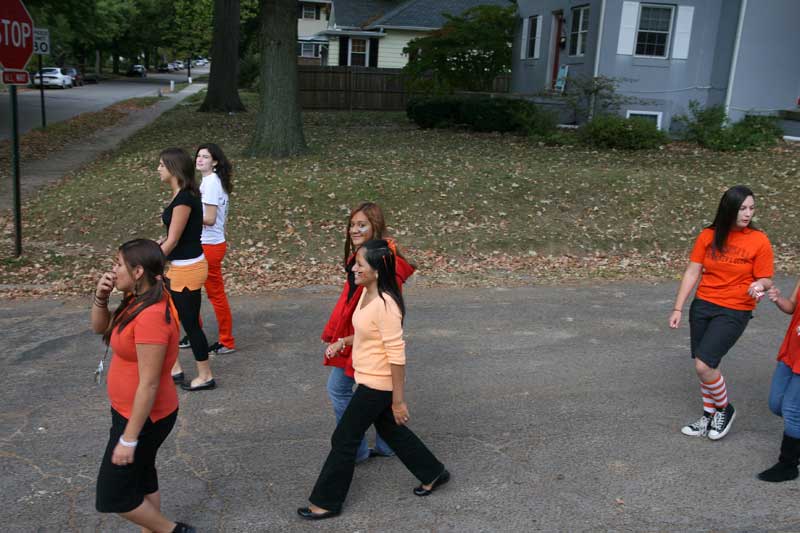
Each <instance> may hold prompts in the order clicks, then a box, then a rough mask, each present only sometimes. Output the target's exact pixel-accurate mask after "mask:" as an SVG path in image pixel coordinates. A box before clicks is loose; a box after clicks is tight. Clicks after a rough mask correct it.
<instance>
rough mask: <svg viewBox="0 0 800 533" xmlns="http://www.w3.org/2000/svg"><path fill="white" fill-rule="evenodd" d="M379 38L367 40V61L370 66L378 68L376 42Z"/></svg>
mask: <svg viewBox="0 0 800 533" xmlns="http://www.w3.org/2000/svg"><path fill="white" fill-rule="evenodd" d="M379 42H380V39H370V40H369V63H367V64H368V65H369V66H370V67H373V68H378V43H379Z"/></svg>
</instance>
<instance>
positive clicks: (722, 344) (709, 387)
mask: <svg viewBox="0 0 800 533" xmlns="http://www.w3.org/2000/svg"><path fill="white" fill-rule="evenodd" d="M754 211H755V199H754V196H753V191H751V190H750V189H748V188H747V187H745V186H743V185H737V186H736V187H731V188H730V189H728V190H727V191H726V192H725V194H723V195H722V199H721V200H720V202H719V207H718V208H717V214H716V216H715V217H714V222H713V223H712V224H711V225H710V226H709V227H707V228H705V229H704V230H703V231H702V232H700V236H699V237H697V241H696V242H695V245H694V248H693V249H692V253H691V256H690V258H689V266H687V267H686V272H684V274H683V279H682V280H681V285H680V288H679V289H678V295H677V297H676V298H675V305H674V306H673V309H672V313H671V314H670V317H669V326H670V327H671V328H677V327H678V326H679V325H680V321H681V315H682V309H683V304H684V303H685V302H686V300H687V298H688V297H689V294H690V293H691V292H692V289H694V287H695V285H697V281H698V280H700V285H699V286H698V287H697V291H696V293H695V298H694V301H693V302H692V305H691V308H690V309H689V327H690V332H691V333H690V335H691V347H692V358H694V366H695V371H696V372H697V377H698V378H700V391H701V393H702V397H703V416H701V417H700V418H699V419H698V420H697V421H696V422H692V423H691V424H687V425H686V426H684V427H683V428H681V433H683V434H684V435H688V436H692V437H705V436H708V438H709V439H711V440H719V439H721V438H722V437H724V436H725V435H727V433H728V431H730V429H731V423H732V422H733V420H734V418H735V417H736V411H735V410H734V409H733V404H731V403H730V401H728V390H727V386H726V384H725V378H723V377H722V374H721V373H720V371H719V365H720V362H721V361H722V358H723V356H724V355H725V354H726V353H728V350H730V349H731V348H733V345H734V344H735V343H736V341H737V340H738V339H739V337H740V336H741V334H742V333H743V332H744V329H745V328H746V327H747V323H748V322H749V321H750V319H751V318H752V316H753V314H752V311H753V309H755V307H756V304H757V303H758V301H759V300H760V299H761V297H762V296H763V295H764V293H765V292H766V291H767V290H769V289H770V288H772V279H771V278H772V275H773V265H772V258H773V254H772V246H771V245H770V242H769V239H768V238H767V235H766V234H765V233H764V232H762V231H760V230H758V229H756V228H755V227H754V226H753V222H752V221H753V213H754Z"/></svg>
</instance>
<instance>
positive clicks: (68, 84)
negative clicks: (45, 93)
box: [32, 67, 73, 89]
mask: <svg viewBox="0 0 800 533" xmlns="http://www.w3.org/2000/svg"><path fill="white" fill-rule="evenodd" d="M41 78H42V79H41V80H40V79H39V72H36V74H34V75H33V81H32V83H33V85H34V86H35V87H38V86H39V85H40V84H44V86H45V87H61V88H62V89H67V88H69V89H71V88H72V85H73V81H72V76H70V75H69V74H65V73H64V70H63V69H60V68H58V67H45V68H43V69H42V75H41Z"/></svg>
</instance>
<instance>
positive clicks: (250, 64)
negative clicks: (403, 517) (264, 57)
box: [239, 54, 261, 89]
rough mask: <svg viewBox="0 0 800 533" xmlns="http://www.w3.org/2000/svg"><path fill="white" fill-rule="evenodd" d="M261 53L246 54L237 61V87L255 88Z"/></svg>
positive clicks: (259, 69) (259, 73)
mask: <svg viewBox="0 0 800 533" xmlns="http://www.w3.org/2000/svg"><path fill="white" fill-rule="evenodd" d="M260 58H261V55H260V54H248V55H246V56H245V57H244V58H243V59H242V60H241V62H240V63H239V87H240V88H242V89H256V88H257V87H258V79H259V77H260V75H261V59H260Z"/></svg>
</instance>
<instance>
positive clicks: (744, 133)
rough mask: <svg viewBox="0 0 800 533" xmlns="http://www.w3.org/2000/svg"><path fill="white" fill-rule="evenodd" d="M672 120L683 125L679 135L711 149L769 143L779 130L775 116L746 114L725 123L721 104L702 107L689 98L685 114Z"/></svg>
mask: <svg viewBox="0 0 800 533" xmlns="http://www.w3.org/2000/svg"><path fill="white" fill-rule="evenodd" d="M674 120H675V122H676V123H678V124H682V125H683V127H684V128H685V131H684V135H683V138H684V139H685V140H687V141H692V142H696V143H697V144H699V145H700V146H703V147H705V148H710V149H712V150H720V151H730V150H747V149H752V148H760V147H763V146H773V145H774V144H775V143H776V142H777V141H778V139H780V138H781V136H782V135H783V132H782V131H781V129H780V127H778V122H777V118H776V117H770V116H763V115H747V116H745V117H744V118H743V119H742V120H740V121H739V122H736V123H735V124H733V125H731V126H728V117H727V116H726V115H725V109H724V108H723V107H722V106H711V107H707V108H705V109H703V108H702V107H700V104H699V102H697V101H695V100H692V101H691V102H689V115H688V116H687V115H680V116H678V117H675V119H674Z"/></svg>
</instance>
